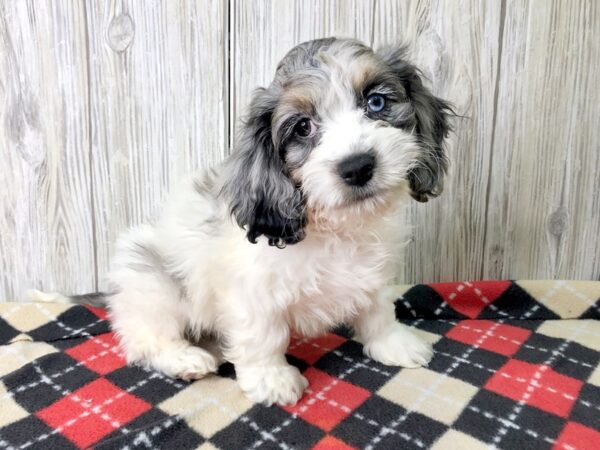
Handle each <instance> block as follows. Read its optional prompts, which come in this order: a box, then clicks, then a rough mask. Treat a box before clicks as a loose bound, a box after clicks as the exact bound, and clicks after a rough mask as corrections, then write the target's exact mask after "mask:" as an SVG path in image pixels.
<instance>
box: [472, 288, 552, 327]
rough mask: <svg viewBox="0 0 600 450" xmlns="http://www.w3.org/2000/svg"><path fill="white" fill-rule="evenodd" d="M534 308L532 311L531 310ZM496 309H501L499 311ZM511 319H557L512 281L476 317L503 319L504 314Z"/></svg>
mask: <svg viewBox="0 0 600 450" xmlns="http://www.w3.org/2000/svg"><path fill="white" fill-rule="evenodd" d="M533 309H535V311H534V312H533V313H532V312H531V311H532V310H533ZM498 310H500V311H502V313H504V314H502V313H499V312H498ZM505 314H506V315H507V316H509V317H511V318H513V319H533V320H536V319H559V318H560V317H559V316H557V315H556V313H554V312H552V311H551V310H549V309H548V308H546V307H545V306H544V305H542V304H541V303H540V302H538V301H537V300H536V299H535V298H533V297H532V296H531V295H529V294H528V293H527V292H526V291H525V290H523V289H522V288H521V287H520V286H518V285H517V284H515V283H512V284H511V285H510V286H509V287H508V289H506V290H505V291H504V292H503V293H502V294H501V295H500V296H499V297H498V298H497V299H496V300H495V301H494V302H493V303H492V304H491V305H490V306H487V307H486V308H484V309H483V311H481V313H480V314H479V316H478V317H477V318H478V319H503V318H505V317H506V315H505Z"/></svg>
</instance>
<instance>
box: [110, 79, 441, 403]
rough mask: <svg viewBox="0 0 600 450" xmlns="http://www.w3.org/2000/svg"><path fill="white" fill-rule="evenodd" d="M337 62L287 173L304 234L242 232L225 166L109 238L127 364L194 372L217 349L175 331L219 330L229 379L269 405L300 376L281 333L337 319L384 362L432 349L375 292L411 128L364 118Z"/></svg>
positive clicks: (390, 244) (398, 213) (395, 248)
mask: <svg viewBox="0 0 600 450" xmlns="http://www.w3.org/2000/svg"><path fill="white" fill-rule="evenodd" d="M334 72H335V73H334ZM347 74H348V72H346V74H345V72H344V70H343V68H342V69H339V70H338V71H337V72H336V71H333V72H332V74H330V77H329V78H330V81H331V86H332V89H331V92H330V94H329V96H328V98H327V99H326V102H325V103H324V106H323V109H322V111H321V112H322V114H321V119H322V123H319V126H320V129H321V131H322V134H321V139H320V141H319V143H318V145H316V146H315V147H314V148H313V149H312V150H311V152H310V155H309V156H308V158H307V160H306V161H305V162H304V163H303V164H302V165H300V166H299V167H297V168H296V169H295V170H294V172H293V173H292V174H291V175H292V177H293V178H294V179H295V180H297V182H298V183H299V184H300V185H301V186H302V190H303V192H304V196H305V200H306V210H307V215H308V221H307V227H306V229H305V232H306V237H305V238H304V239H303V240H302V241H300V242H299V243H297V244H295V245H288V246H287V247H286V248H285V249H279V248H276V247H272V246H269V245H268V243H267V242H266V239H264V238H261V239H259V242H258V243H257V244H255V245H253V244H251V243H249V242H248V240H247V239H246V236H245V231H244V230H242V229H241V228H240V227H238V226H237V224H235V223H234V222H233V220H232V218H231V214H230V210H229V205H228V203H227V199H224V198H223V196H221V195H219V192H221V187H222V185H223V178H224V176H225V175H224V172H223V170H224V169H222V168H220V169H217V170H216V171H206V172H202V173H199V174H196V175H195V176H193V177H191V178H190V179H188V180H186V181H184V182H183V183H182V185H181V186H180V187H179V188H178V189H176V190H175V192H174V193H173V194H172V195H171V197H170V200H169V202H168V203H167V205H166V208H165V210H164V211H163V214H162V215H161V217H160V219H159V220H158V221H157V222H156V223H154V224H152V225H145V226H142V227H140V228H137V229H134V230H131V231H130V232H129V233H128V234H127V235H126V236H124V237H123V238H122V239H121V240H120V241H119V243H118V246H117V251H116V256H115V258H114V261H113V265H112V268H111V272H110V276H109V280H110V282H111V284H112V285H113V286H114V289H115V293H114V294H112V295H111V296H109V298H108V302H109V308H110V314H111V319H112V323H113V327H114V329H115V330H116V331H117V333H118V335H119V337H120V339H121V343H122V346H123V348H124V351H125V354H126V356H127V359H128V360H129V361H130V362H135V363H141V364H146V365H149V366H152V367H154V368H156V369H158V370H161V371H163V372H165V373H166V374H168V375H171V376H177V377H181V378H185V379H193V378H200V377H202V376H204V375H205V374H207V373H209V372H214V371H215V370H216V367H217V365H218V360H219V359H218V358H217V357H216V356H215V355H213V354H211V353H210V352H208V351H206V350H204V349H202V348H200V347H197V346H194V345H193V344H191V343H190V342H188V340H187V339H186V336H187V335H188V334H191V335H192V337H194V338H196V339H199V338H200V337H201V336H203V335H205V334H212V335H216V336H217V337H218V338H219V340H220V342H222V343H223V353H224V357H225V359H227V360H228V361H231V362H233V363H234V364H235V367H236V372H237V377H238V381H239V385H240V387H241V388H242V389H243V390H244V392H245V393H246V394H247V396H248V397H249V398H250V399H252V400H254V401H258V402H264V403H267V404H271V403H295V402H296V401H297V400H298V399H299V398H300V396H301V395H302V392H303V391H304V389H305V388H306V386H307V381H306V379H305V378H304V377H303V376H302V374H301V373H300V372H299V371H298V370H297V369H296V368H294V367H291V366H290V365H288V364H287V362H286V360H285V356H284V355H285V351H286V349H287V346H288V344H289V340H290V335H291V334H292V333H298V334H300V335H304V336H315V335H319V334H321V333H324V332H326V331H327V330H329V329H331V328H332V327H334V326H336V325H339V324H342V323H346V324H349V325H352V326H353V327H354V329H355V331H356V333H357V338H358V339H359V340H360V341H361V342H363V343H364V349H365V353H366V354H367V355H369V356H370V357H372V358H374V359H376V360H378V361H380V362H382V363H384V364H392V365H400V366H404V367H418V366H421V365H425V364H427V363H428V361H429V359H430V358H431V356H432V350H431V347H430V346H429V345H428V344H427V343H425V342H423V341H421V340H420V339H419V338H417V337H416V336H415V335H414V334H412V332H411V331H410V330H409V329H408V328H407V327H405V326H403V325H401V324H399V323H398V322H396V320H395V316H394V307H393V298H391V297H386V296H384V295H379V294H378V292H379V291H380V289H381V288H382V287H383V286H385V285H386V283H388V282H389V281H390V279H391V277H392V275H393V263H394V262H395V261H397V260H398V259H399V258H400V245H399V244H400V243H402V242H404V241H405V240H406V231H407V230H406V228H405V226H404V223H405V221H404V219H403V217H402V215H403V208H402V205H403V202H404V200H405V199H407V198H408V195H407V192H408V186H407V181H406V179H407V173H408V171H409V170H410V169H411V164H414V161H415V160H416V156H417V154H418V144H417V141H416V138H415V136H414V135H413V133H412V132H410V131H406V130H402V129H397V128H394V127H391V126H389V124H387V123H384V122H382V121H374V120H370V119H368V118H367V117H365V113H364V111H363V110H362V109H361V108H359V107H358V106H357V105H356V100H355V98H354V95H355V93H354V92H353V91H352V89H351V88H350V87H349V86H350V84H351V83H350V81H349V78H348V76H347ZM367 150H369V151H372V152H374V154H375V156H376V158H377V165H376V168H375V173H374V175H373V179H372V180H371V181H370V187H369V189H370V195H369V196H368V197H365V198H364V199H361V200H359V201H353V200H352V196H351V195H350V193H351V192H350V191H351V189H350V188H349V187H348V186H347V185H345V184H344V182H343V181H342V179H341V178H340V176H339V174H338V173H337V172H336V167H337V165H338V163H339V162H340V161H341V160H343V159H344V158H347V157H348V156H350V155H352V154H355V153H360V152H364V151H367ZM258 168H259V167H258V166H256V167H254V169H253V170H258ZM252 176H253V177H254V178H255V179H256V181H257V182H258V181H259V180H260V178H259V177H260V176H261V174H260V173H258V172H257V173H254V174H253V175H252ZM254 178H253V179H254ZM348 199H350V200H348Z"/></svg>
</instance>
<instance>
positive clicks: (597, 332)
mask: <svg viewBox="0 0 600 450" xmlns="http://www.w3.org/2000/svg"><path fill="white" fill-rule="evenodd" d="M536 333H542V334H545V335H546V336H551V337H555V338H560V339H567V340H570V341H573V342H577V343H578V344H581V345H583V346H585V347H588V348H591V349H592V350H596V351H600V322H598V321H597V320H592V319H587V320H583V319H573V320H546V321H545V322H544V323H542V325H540V327H539V328H538V329H537V330H536Z"/></svg>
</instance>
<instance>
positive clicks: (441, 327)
mask: <svg viewBox="0 0 600 450" xmlns="http://www.w3.org/2000/svg"><path fill="white" fill-rule="evenodd" d="M399 322H400V323H403V324H404V325H407V326H409V327H413V328H417V329H419V330H423V331H427V332H429V333H433V334H439V335H442V336H443V335H445V334H446V333H447V332H448V331H450V330H451V329H452V328H454V326H455V325H454V324H455V323H456V322H455V321H452V320H446V319H439V320H432V319H418V320H400V321H399Z"/></svg>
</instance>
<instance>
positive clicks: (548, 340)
mask: <svg viewBox="0 0 600 450" xmlns="http://www.w3.org/2000/svg"><path fill="white" fill-rule="evenodd" d="M564 342H565V341H564V339H559V338H554V337H550V336H545V335H543V334H537V333H535V334H532V335H531V336H530V337H529V339H527V341H525V342H524V343H523V345H522V346H521V348H520V349H519V351H518V352H517V353H516V354H515V355H514V358H515V359H520V360H522V361H526V362H529V363H533V364H547V361H548V360H549V359H550V358H552V364H551V365H552V368H553V369H554V370H555V371H557V372H558V373H562V374H564V375H567V376H569V377H572V378H576V379H578V380H581V381H584V380H587V378H588V377H589V376H590V374H591V373H592V371H593V370H594V369H595V368H596V367H597V366H598V364H599V363H600V352H597V351H594V350H591V349H589V348H587V347H584V346H582V345H580V344H578V343H576V342H573V341H571V342H569V345H568V346H567V347H566V348H565V349H564V350H563V351H562V352H561V353H558V349H559V347H560V346H561V344H563V343H564Z"/></svg>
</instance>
